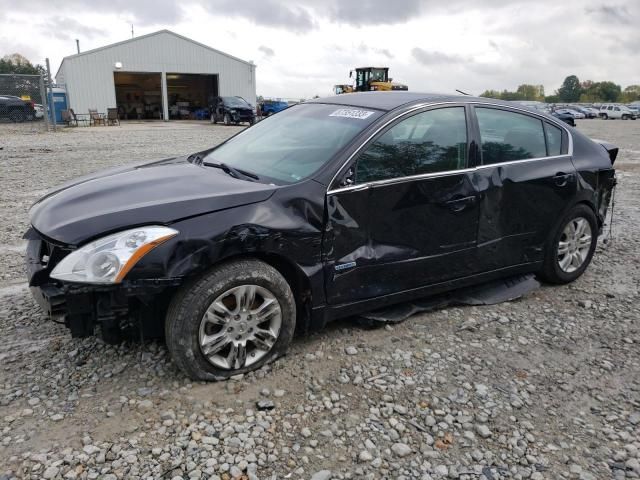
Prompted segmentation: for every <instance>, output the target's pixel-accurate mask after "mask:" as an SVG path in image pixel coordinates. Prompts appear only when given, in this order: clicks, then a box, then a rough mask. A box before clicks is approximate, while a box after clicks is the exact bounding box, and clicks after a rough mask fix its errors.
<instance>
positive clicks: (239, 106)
mask: <svg viewBox="0 0 640 480" xmlns="http://www.w3.org/2000/svg"><path fill="white" fill-rule="evenodd" d="M209 111H210V112H211V123H218V122H221V123H224V124H225V125H231V124H232V123H235V124H236V125H237V124H239V123H241V122H246V123H248V124H249V125H253V124H254V123H255V121H256V115H255V113H254V110H253V106H252V105H251V104H250V103H249V102H247V101H246V100H245V99H244V98H242V97H214V98H213V99H212V100H211V104H210V105H209Z"/></svg>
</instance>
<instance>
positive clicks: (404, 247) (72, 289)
mask: <svg viewBox="0 0 640 480" xmlns="http://www.w3.org/2000/svg"><path fill="white" fill-rule="evenodd" d="M617 151H618V150H617V148H616V147H614V146H612V145H609V144H607V143H605V142H596V141H593V140H591V139H589V138H587V137H585V136H584V135H583V134H581V133H580V132H578V131H576V130H575V129H572V128H569V127H567V126H566V125H565V124H564V123H562V122H561V121H559V120H557V119H555V118H554V117H551V116H549V115H546V114H544V113H541V112H537V111H534V110H529V109H527V108H526V107H522V106H519V105H514V104H511V103H508V102H501V101H496V100H490V99H483V98H474V97H468V96H439V95H425V94H416V93H409V92H370V93H354V94H350V95H340V96H337V97H332V98H325V99H316V100H313V101H310V102H305V103H302V104H299V105H296V106H293V107H291V108H289V109H287V110H285V111H284V112H281V113H280V114H278V115H275V116H273V117H271V118H268V119H266V120H265V121H263V122H260V123H258V124H256V125H254V126H252V127H251V128H248V129H246V130H244V131H242V132H240V133H239V134H237V135H235V136H234V137H232V138H230V139H229V140H227V141H225V142H224V143H222V144H220V145H218V146H216V147H214V148H211V149H210V150H207V151H203V152H199V153H195V154H192V155H189V156H183V157H176V158H170V159H165V160H160V161H155V162H146V163H143V164H138V165H133V166H128V167H124V168H116V169H112V170H109V171H105V172H100V173H97V174H94V175H90V176H87V177H84V178H80V179H77V180H75V181H73V182H70V183H68V184H66V185H63V186H61V187H59V188H58V189H55V190H54V191H52V192H50V193H49V194H48V195H46V196H45V197H43V198H42V199H40V200H39V201H38V202H36V204H35V205H34V206H33V207H32V209H31V211H30V219H31V228H30V229H29V231H28V232H27V234H26V238H28V240H29V242H28V252H27V270H28V277H29V278H28V279H29V284H30V286H31V289H32V291H33V294H34V296H35V298H36V299H37V300H38V302H39V303H40V305H42V307H43V308H44V309H46V311H47V312H48V313H49V314H50V315H51V316H53V317H56V318H59V319H63V321H64V322H65V324H66V325H67V327H69V329H70V330H71V333H72V335H74V336H87V335H92V334H94V333H95V332H96V331H98V332H99V333H100V334H101V335H102V336H103V337H104V338H105V339H106V340H109V341H117V340H118V339H119V338H121V336H122V334H123V332H127V331H129V330H133V331H135V332H139V333H140V334H141V335H145V336H151V335H159V334H164V336H165V338H166V343H167V345H168V348H169V350H170V352H171V354H172V356H173V359H174V360H175V362H176V364H177V365H178V366H179V367H180V368H181V369H182V370H183V371H184V372H185V373H186V374H187V375H188V376H190V377H191V378H194V379H199V380H217V379H223V378H228V377H229V376H231V375H235V374H239V373H243V372H247V371H249V370H253V369H256V368H259V367H261V366H262V365H264V364H266V363H268V362H270V361H273V360H274V359H276V358H277V357H279V356H280V355H282V354H284V353H285V351H286V350H287V347H288V346H289V344H290V342H291V340H292V337H293V334H294V331H296V330H298V331H309V330H312V329H317V328H322V327H323V326H324V325H325V324H326V323H327V322H329V321H331V320H334V319H337V318H341V317H347V316H352V315H358V314H362V313H364V312H368V311H371V310H375V309H379V308H382V307H387V306H389V305H392V304H397V303H400V302H405V301H410V300H413V299H416V298H421V297H425V296H430V295H434V294H438V293H442V292H445V291H450V290H453V289H464V288H470V287H471V286H472V285H477V284H480V283H483V282H488V281H492V280H495V279H499V278H503V277H506V276H510V275H517V274H523V273H535V274H537V275H538V277H539V278H540V279H542V280H545V281H547V282H551V283H557V284H562V283H567V282H571V281H573V280H575V279H576V278H578V277H579V276H580V275H582V273H583V272H584V271H585V269H586V268H587V266H588V265H589V262H590V261H591V258H592V256H593V254H594V251H595V248H596V243H597V237H598V235H599V234H600V232H601V231H602V229H603V225H604V221H605V217H606V214H607V208H608V205H609V203H610V198H611V195H612V191H613V189H614V185H615V171H614V168H613V163H614V161H615V158H616V155H617Z"/></svg>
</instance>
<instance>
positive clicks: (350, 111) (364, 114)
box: [329, 108, 374, 120]
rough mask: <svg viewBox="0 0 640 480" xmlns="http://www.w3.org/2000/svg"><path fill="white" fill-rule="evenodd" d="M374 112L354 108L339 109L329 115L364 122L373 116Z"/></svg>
mask: <svg viewBox="0 0 640 480" xmlns="http://www.w3.org/2000/svg"><path fill="white" fill-rule="evenodd" d="M373 113H374V112H372V111H370V110H357V109H355V108H340V109H338V110H336V111H335V112H333V113H331V114H330V115H329V116H330V117H345V118H359V119H360V120H364V119H365V118H369V117H370V116H371V115H373Z"/></svg>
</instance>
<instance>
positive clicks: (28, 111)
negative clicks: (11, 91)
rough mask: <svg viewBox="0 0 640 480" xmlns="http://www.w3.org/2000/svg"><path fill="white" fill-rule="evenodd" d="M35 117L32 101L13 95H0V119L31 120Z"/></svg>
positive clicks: (17, 121) (13, 120)
mask: <svg viewBox="0 0 640 480" xmlns="http://www.w3.org/2000/svg"><path fill="white" fill-rule="evenodd" d="M34 118H36V112H35V110H34V108H33V103H31V102H28V101H25V100H22V99H21V98H20V97H16V96H15V95H0V119H7V120H10V121H12V122H16V123H19V122H24V121H31V120H33V119H34Z"/></svg>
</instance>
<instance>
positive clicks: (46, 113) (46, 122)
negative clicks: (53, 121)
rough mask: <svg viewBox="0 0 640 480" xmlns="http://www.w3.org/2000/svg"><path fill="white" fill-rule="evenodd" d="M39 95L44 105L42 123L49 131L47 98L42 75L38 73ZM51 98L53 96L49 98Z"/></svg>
mask: <svg viewBox="0 0 640 480" xmlns="http://www.w3.org/2000/svg"><path fill="white" fill-rule="evenodd" d="M40 96H41V97H42V106H43V107H44V124H45V125H46V127H47V132H48V131H49V108H48V104H49V99H48V98H47V91H46V90H45V88H44V75H40ZM51 100H53V98H52V99H51Z"/></svg>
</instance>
